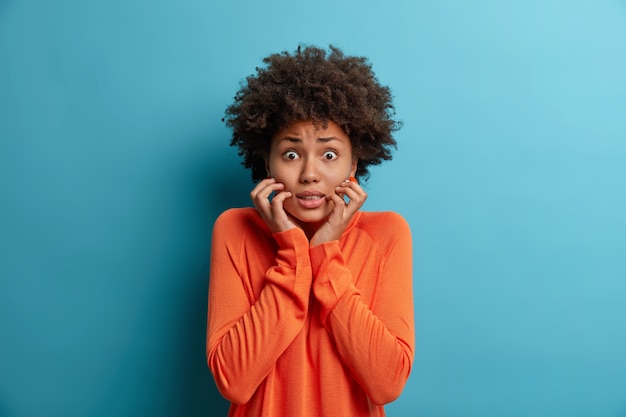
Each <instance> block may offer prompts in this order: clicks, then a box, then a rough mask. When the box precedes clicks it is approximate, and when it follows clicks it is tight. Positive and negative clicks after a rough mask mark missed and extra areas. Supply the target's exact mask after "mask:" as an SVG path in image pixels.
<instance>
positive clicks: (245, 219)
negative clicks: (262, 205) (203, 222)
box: [213, 207, 265, 235]
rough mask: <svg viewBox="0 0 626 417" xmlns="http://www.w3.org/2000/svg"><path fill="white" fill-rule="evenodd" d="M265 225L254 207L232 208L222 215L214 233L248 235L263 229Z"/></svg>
mask: <svg viewBox="0 0 626 417" xmlns="http://www.w3.org/2000/svg"><path fill="white" fill-rule="evenodd" d="M264 227H265V223H264V222H263V219H261V216H260V215H259V213H258V212H257V211H256V209H254V208H252V207H243V208H231V209H228V210H226V211H224V212H223V213H222V214H220V215H219V216H218V217H217V219H216V220H215V224H214V225H213V233H214V234H215V233H220V232H223V233H228V234H230V235H232V234H239V235H241V234H246V233H249V232H251V231H258V230H259V229H263V228H264Z"/></svg>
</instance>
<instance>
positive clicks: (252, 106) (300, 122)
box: [206, 47, 414, 417]
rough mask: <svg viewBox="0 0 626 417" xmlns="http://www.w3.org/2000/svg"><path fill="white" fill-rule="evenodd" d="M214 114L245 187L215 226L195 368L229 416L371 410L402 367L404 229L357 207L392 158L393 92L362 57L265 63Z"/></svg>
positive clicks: (322, 53) (407, 236)
mask: <svg viewBox="0 0 626 417" xmlns="http://www.w3.org/2000/svg"><path fill="white" fill-rule="evenodd" d="M264 63H265V64H266V65H265V67H263V68H257V73H256V74H255V75H252V76H250V77H248V78H247V80H246V83H244V84H243V85H242V87H241V89H240V90H239V92H238V93H237V95H236V96H235V101H234V103H233V104H232V105H231V106H229V107H228V109H227V110H226V117H225V122H226V124H227V125H228V126H229V127H231V128H232V129H233V137H232V141H231V145H233V146H237V147H238V148H239V153H240V155H241V156H242V157H243V164H244V165H245V166H246V167H248V168H250V169H251V170H252V177H253V179H254V180H255V181H256V182H257V185H256V187H254V189H253V190H252V192H251V194H250V195H251V198H252V202H253V203H254V208H237V209H230V210H227V211H226V212H224V213H223V214H222V215H220V216H219V218H218V219H217V220H216V222H215V225H214V229H213V238H212V250H211V271H210V280H209V308H208V328H207V342H206V349H207V362H208V365H209V368H210V369H211V372H212V374H213V376H214V378H215V382H216V385H217V387H218V389H219V390H220V392H221V393H222V395H223V396H224V397H225V398H226V399H228V400H230V401H231V407H230V411H229V415H230V416H255V417H256V416H276V417H289V416H297V417H303V416H338V417H348V416H382V415H384V408H383V405H384V404H386V403H388V402H390V401H393V400H394V399H396V398H397V397H398V396H399V395H400V393H401V391H402V389H403V387H404V384H405V382H406V380H407V378H408V376H409V373H410V371H411V366H412V362H413V351H414V328H413V296H412V248H411V233H410V230H409V227H408V225H407V223H406V221H405V220H404V219H403V218H402V217H401V216H400V215H398V214H396V213H393V212H377V213H374V212H364V211H360V209H361V207H362V205H363V203H364V202H365V199H366V197H367V194H366V193H365V191H364V190H363V188H362V187H361V186H360V185H359V182H358V180H357V178H360V179H365V178H367V176H368V175H369V171H368V167H369V166H370V165H374V164H379V163H381V162H382V161H383V160H389V159H391V149H392V148H394V147H395V145H396V142H395V140H394V139H393V137H392V132H394V131H395V130H397V129H398V127H399V125H398V123H397V122H396V121H394V120H393V105H392V103H391V94H390V91H389V89H388V88H387V87H384V86H381V85H380V84H379V82H378V80H377V79H376V77H375V75H374V73H373V72H372V70H371V65H370V64H369V63H368V61H367V60H366V59H365V58H363V57H349V56H345V55H344V54H343V53H342V52H341V51H340V50H339V49H337V48H334V47H330V51H326V50H324V49H320V48H316V47H306V48H298V50H297V51H295V52H294V53H293V54H290V53H287V52H283V53H281V54H274V55H271V56H269V57H267V58H265V59H264Z"/></svg>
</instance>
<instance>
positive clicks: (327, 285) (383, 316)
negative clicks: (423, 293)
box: [310, 214, 414, 405]
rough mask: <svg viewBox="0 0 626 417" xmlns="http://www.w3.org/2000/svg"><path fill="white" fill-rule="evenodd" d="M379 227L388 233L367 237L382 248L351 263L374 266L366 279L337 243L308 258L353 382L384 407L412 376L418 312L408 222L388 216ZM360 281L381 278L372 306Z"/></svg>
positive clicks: (327, 323)
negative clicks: (351, 266) (354, 270)
mask: <svg viewBox="0 0 626 417" xmlns="http://www.w3.org/2000/svg"><path fill="white" fill-rule="evenodd" d="M379 226H380V227H378V230H387V231H388V232H387V233H385V234H384V235H383V236H382V237H381V236H369V238H370V239H371V243H372V244H371V245H369V246H371V247H376V248H379V249H376V252H374V253H371V252H367V251H366V252H363V251H361V252H360V255H357V253H358V252H356V251H351V256H352V257H358V256H361V257H362V259H353V260H352V261H353V262H354V264H366V263H368V262H369V265H374V266H373V267H371V268H364V269H362V270H361V271H362V272H363V274H369V275H368V276H353V273H352V272H351V270H350V269H349V268H348V266H347V263H346V260H345V259H344V257H343V255H342V251H341V249H340V243H339V242H338V241H333V242H327V243H325V244H322V245H318V246H315V247H313V248H311V249H310V256H311V265H312V272H313V276H314V283H313V292H314V295H315V298H316V299H317V301H318V302H319V303H320V305H321V312H320V319H321V321H322V323H323V325H324V327H325V328H326V329H327V330H328V332H329V333H330V335H331V337H332V338H333V339H334V341H335V344H336V347H337V350H338V352H339V355H340V357H341V359H342V361H343V362H344V363H345V365H346V366H347V367H348V368H349V369H350V371H351V373H352V375H353V377H354V378H355V380H356V381H357V382H358V383H359V385H361V387H362V388H363V390H364V391H365V392H366V393H367V395H368V396H369V397H370V399H371V400H372V401H373V402H374V403H376V404H381V405H382V404H385V403H388V402H390V401H393V400H394V399H396V398H397V397H398V396H399V395H400V393H401V391H402V389H403V387H404V385H405V383H406V380H407V378H408V376H409V373H410V370H411V367H412V363H413V354H414V323H413V314H414V313H413V295H412V247H411V233H410V229H409V227H408V224H406V222H405V221H404V219H402V217H400V216H399V215H397V214H388V215H387V216H386V217H385V221H384V224H380V225H379ZM359 240H361V242H360V247H367V246H368V243H369V242H364V241H363V240H365V238H364V237H363V236H360V237H359ZM380 240H383V242H380ZM372 250H374V249H372ZM373 259H374V260H373ZM372 269H374V270H372ZM358 280H365V281H368V280H378V283H377V285H376V289H375V294H374V295H373V297H372V299H373V301H372V303H371V305H368V304H366V303H365V302H364V300H363V296H362V294H361V292H360V290H359V289H358V287H357V285H355V282H357V281H358ZM368 285H369V284H368Z"/></svg>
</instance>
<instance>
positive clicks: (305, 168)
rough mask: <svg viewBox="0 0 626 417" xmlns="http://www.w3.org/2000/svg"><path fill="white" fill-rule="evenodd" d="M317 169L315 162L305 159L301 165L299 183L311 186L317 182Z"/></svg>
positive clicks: (318, 177) (318, 178)
mask: <svg viewBox="0 0 626 417" xmlns="http://www.w3.org/2000/svg"><path fill="white" fill-rule="evenodd" d="M319 180H320V176H319V167H318V166H317V164H316V161H315V160H311V159H307V160H306V161H305V162H304V164H303V165H302V171H301V172H300V182H301V183H303V184H311V183H316V182H319Z"/></svg>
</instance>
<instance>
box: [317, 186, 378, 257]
mask: <svg viewBox="0 0 626 417" xmlns="http://www.w3.org/2000/svg"><path fill="white" fill-rule="evenodd" d="M344 196H347V197H348V199H349V202H348V203H346V202H345V200H344ZM326 199H327V200H329V201H332V202H333V203H334V204H335V207H334V208H333V211H332V212H331V213H330V216H328V219H327V220H326V222H325V223H324V224H322V225H321V226H320V228H319V229H317V232H315V234H314V235H313V238H311V246H315V245H319V244H322V243H325V242H330V241H331V240H338V239H339V238H340V237H341V234H342V233H343V231H344V230H346V227H348V224H350V221H351V220H352V217H354V214H355V213H356V212H357V211H359V209H360V208H361V207H362V206H363V203H365V200H366V199H367V193H366V192H365V191H363V188H361V186H360V185H359V184H358V183H356V182H352V181H350V180H345V181H344V182H342V183H341V185H340V186H339V187H337V188H336V189H335V193H334V194H331V195H328V196H326Z"/></svg>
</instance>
